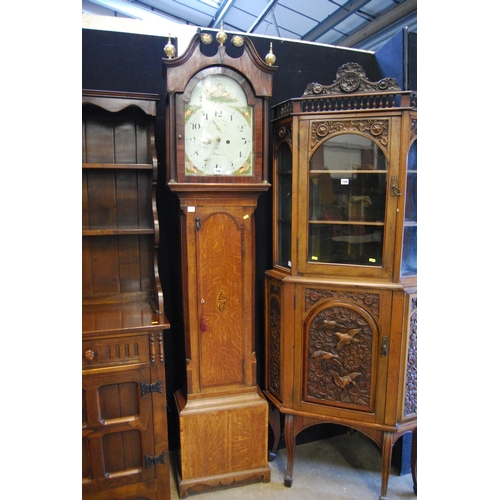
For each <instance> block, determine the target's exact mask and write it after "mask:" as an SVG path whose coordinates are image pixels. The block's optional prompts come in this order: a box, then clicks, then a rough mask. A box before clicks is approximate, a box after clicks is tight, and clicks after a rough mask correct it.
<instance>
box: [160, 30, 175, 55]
mask: <svg viewBox="0 0 500 500" xmlns="http://www.w3.org/2000/svg"><path fill="white" fill-rule="evenodd" d="M163 50H164V51H165V54H167V57H168V58H169V59H172V57H174V56H175V47H174V46H173V45H172V43H171V42H170V33H169V34H168V42H167V45H165V48H164V49H163Z"/></svg>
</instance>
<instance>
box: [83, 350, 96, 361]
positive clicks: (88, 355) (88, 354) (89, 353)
mask: <svg viewBox="0 0 500 500" xmlns="http://www.w3.org/2000/svg"><path fill="white" fill-rule="evenodd" d="M94 357H95V352H94V351H91V350H90V349H89V350H88V351H85V359H86V360H87V361H92V360H93V359H94Z"/></svg>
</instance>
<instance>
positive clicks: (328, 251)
mask: <svg viewBox="0 0 500 500" xmlns="http://www.w3.org/2000/svg"><path fill="white" fill-rule="evenodd" d="M272 122H273V158H274V169H273V173H274V177H273V194H274V198H273V203H274V207H273V213H274V221H273V269H271V270H269V271H267V272H266V278H265V287H266V382H265V394H266V396H267V397H268V399H269V401H270V403H271V410H270V423H271V426H272V428H273V431H274V447H273V448H272V449H271V457H273V455H274V453H275V451H276V448H277V445H278V441H279V436H280V432H281V429H280V423H281V421H282V419H281V418H280V415H281V414H284V415H285V416H284V422H285V424H284V433H285V444H286V449H287V472H286V478H285V484H286V485H287V486H291V484H292V470H293V464H294V453H295V438H296V436H297V434H298V433H299V432H301V431H302V430H303V429H305V428H306V427H309V426H311V425H314V424H319V423H325V422H331V423H335V424H340V425H344V426H347V427H349V428H352V429H355V430H357V431H360V432H362V433H364V434H365V435H367V436H368V437H370V438H371V439H372V440H373V441H375V442H376V443H377V444H378V445H379V446H380V447H381V449H382V462H383V465H382V484H381V492H380V499H381V500H382V499H385V498H386V497H387V487H388V478H389V472H390V462H391V454H392V447H393V444H394V443H395V442H396V441H397V439H398V438H399V437H401V436H402V435H403V434H405V433H408V432H411V433H413V434H414V439H413V455H414V456H413V459H414V460H413V473H414V482H415V491H416V474H415V470H416V468H415V465H416V429H417V400H416V366H417V365H416V352H417V344H416V333H417V332H416V326H417V295H416V294H417V267H416V236H417V215H416V188H417V179H416V176H417V166H416V150H417V139H416V131H417V128H416V123H417V112H416V95H415V94H414V93H412V92H410V91H402V90H401V89H400V88H399V86H398V85H397V83H396V81H395V80H394V79H391V78H384V79H382V80H380V81H377V82H372V81H370V80H369V79H368V78H367V77H366V74H365V71H364V69H363V68H362V67H361V66H359V65H358V64H355V63H347V64H345V65H343V66H342V67H341V68H339V70H338V72H337V74H336V78H335V80H334V81H333V83H332V84H331V85H322V84H319V83H311V84H309V85H308V86H307V88H306V90H305V92H304V94H303V95H302V97H299V98H295V99H290V100H288V101H286V102H283V103H280V104H278V105H276V106H275V107H274V108H273V120H272Z"/></svg>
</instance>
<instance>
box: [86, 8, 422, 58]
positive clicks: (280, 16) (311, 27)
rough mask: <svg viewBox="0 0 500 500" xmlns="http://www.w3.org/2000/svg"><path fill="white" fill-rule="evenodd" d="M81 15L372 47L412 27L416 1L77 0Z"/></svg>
mask: <svg viewBox="0 0 500 500" xmlns="http://www.w3.org/2000/svg"><path fill="white" fill-rule="evenodd" d="M82 13H83V14H93V15H99V16H113V17H122V18H132V19H144V20H160V19H162V20H165V19H166V20H169V21H175V22H178V23H180V24H187V25H192V26H197V27H201V28H218V27H219V26H220V23H221V21H224V28H225V29H226V30H227V31H236V32H243V33H249V34H251V33H253V34H256V35H263V36H269V37H278V38H286V39H293V40H305V41H310V42H317V43H323V44H328V45H337V46H342V47H351V48H357V49H364V50H377V49H378V48H379V47H380V46H381V45H383V44H384V43H385V42H386V41H387V40H388V39H389V38H391V37H392V36H393V35H394V34H395V33H396V32H398V31H400V30H402V29H403V28H405V27H406V28H407V29H408V31H409V32H414V33H416V31H417V0H336V1H333V0H82Z"/></svg>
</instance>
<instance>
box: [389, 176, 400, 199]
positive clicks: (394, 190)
mask: <svg viewBox="0 0 500 500" xmlns="http://www.w3.org/2000/svg"><path fill="white" fill-rule="evenodd" d="M401 194H402V193H401V189H399V187H398V176H397V175H393V176H392V177H391V196H401Z"/></svg>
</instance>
